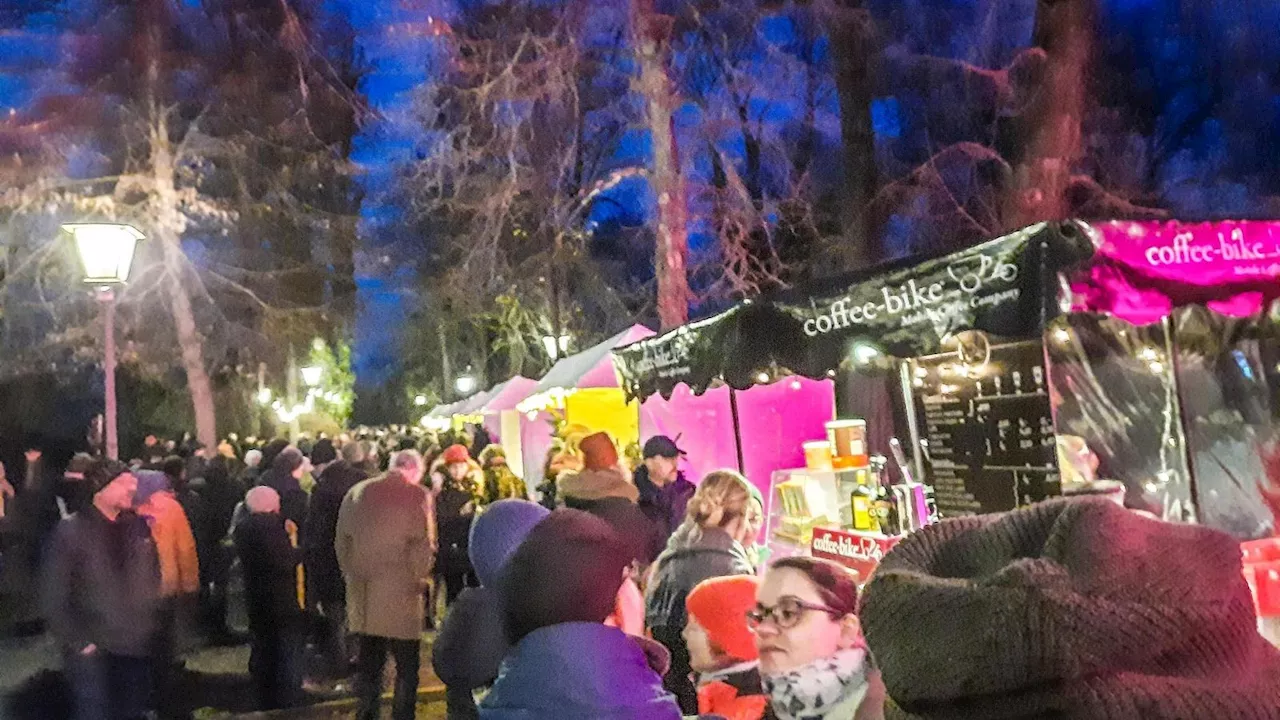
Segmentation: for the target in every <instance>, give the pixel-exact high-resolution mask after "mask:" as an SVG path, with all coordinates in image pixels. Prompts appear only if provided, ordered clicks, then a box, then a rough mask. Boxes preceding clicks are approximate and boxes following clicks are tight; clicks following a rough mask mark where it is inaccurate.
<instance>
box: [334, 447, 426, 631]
mask: <svg viewBox="0 0 1280 720" xmlns="http://www.w3.org/2000/svg"><path fill="white" fill-rule="evenodd" d="M431 515H432V508H431V495H430V493H428V492H427V490H426V489H425V488H423V487H421V486H419V485H411V484H409V483H407V482H405V481H404V479H403V478H402V477H401V476H400V474H399V473H396V472H394V471H393V472H389V473H387V474H386V475H383V476H381V477H378V478H374V479H372V480H365V481H364V482H361V483H360V484H358V485H356V486H355V487H353V488H351V491H350V492H348V493H347V496H346V497H345V498H343V501H342V507H341V509H340V510H339V511H338V527H337V533H336V535H335V538H334V549H335V550H336V551H337V555H338V566H339V567H340V568H342V574H343V577H344V578H345V580H346V585H347V623H348V625H349V626H350V631H351V632H353V633H359V634H364V635H376V636H378V637H388V638H395V639H400V640H417V639H418V637H419V636H420V635H421V633H422V622H423V602H422V591H423V589H424V588H425V587H426V583H427V579H428V578H430V577H431V562H432V554H433V553H432V547H431V539H430V533H429V522H430V518H431Z"/></svg>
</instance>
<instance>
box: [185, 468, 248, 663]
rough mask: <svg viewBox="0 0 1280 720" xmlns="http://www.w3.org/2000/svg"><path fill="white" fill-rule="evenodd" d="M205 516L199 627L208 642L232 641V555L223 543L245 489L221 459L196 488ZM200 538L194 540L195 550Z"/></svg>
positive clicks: (207, 469)
mask: <svg viewBox="0 0 1280 720" xmlns="http://www.w3.org/2000/svg"><path fill="white" fill-rule="evenodd" d="M196 490H197V492H199V493H200V498H201V508H202V510H203V512H204V514H205V516H204V519H203V520H202V521H201V522H200V528H201V530H200V531H201V532H202V533H203V534H204V541H203V542H204V545H205V547H207V548H208V556H209V560H208V562H207V563H205V562H202V563H200V593H201V598H200V604H201V613H200V615H201V624H202V625H203V626H204V629H205V633H206V635H207V636H208V638H209V639H210V640H212V641H213V642H218V643H226V642H230V641H231V640H232V635H233V634H232V632H231V630H230V628H228V627H227V597H228V592H227V591H228V586H229V585H230V581H231V565H232V559H233V558H232V552H231V551H230V549H229V548H228V547H226V546H225V545H224V544H223V542H222V541H223V539H224V538H226V537H227V535H228V532H229V531H230V529H231V518H232V517H233V516H234V515H235V509H236V505H237V504H238V503H239V502H240V500H241V499H242V498H243V497H244V495H245V487H244V486H243V485H241V484H240V482H239V480H236V479H235V478H233V477H232V476H231V466H230V463H229V461H228V460H227V459H226V458H225V457H221V456H219V457H215V458H213V459H212V460H210V461H209V462H208V463H207V464H206V465H205V469H204V477H203V478H202V479H201V482H199V483H198V486H197V487H196ZM200 544H201V541H200V538H197V539H196V546H197V548H198V547H199V546H200Z"/></svg>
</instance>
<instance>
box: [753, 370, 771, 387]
mask: <svg viewBox="0 0 1280 720" xmlns="http://www.w3.org/2000/svg"><path fill="white" fill-rule="evenodd" d="M756 382H758V383H760V384H761V385H764V384H765V383H767V382H769V373H767V372H762V373H760V374H759V375H756Z"/></svg>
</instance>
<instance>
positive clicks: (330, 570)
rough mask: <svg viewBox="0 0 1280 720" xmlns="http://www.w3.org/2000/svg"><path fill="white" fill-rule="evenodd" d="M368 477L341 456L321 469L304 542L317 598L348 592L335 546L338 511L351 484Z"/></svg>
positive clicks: (311, 582) (312, 497)
mask: <svg viewBox="0 0 1280 720" xmlns="http://www.w3.org/2000/svg"><path fill="white" fill-rule="evenodd" d="M368 477H369V475H368V473H366V472H365V471H364V470H363V469H361V468H358V467H356V466H354V465H352V464H351V463H349V462H347V461H346V460H339V461H337V462H335V463H333V464H332V465H330V466H329V467H327V468H325V469H324V472H322V473H320V477H319V478H318V479H317V480H316V486H315V488H314V489H313V490H312V491H311V510H310V512H309V513H308V516H307V527H306V535H305V536H304V538H303V542H302V545H303V547H304V548H305V549H306V562H307V584H308V586H309V587H311V588H314V592H315V594H316V596H317V599H320V600H324V599H332V598H340V597H342V595H343V593H344V592H346V590H345V588H344V587H343V582H342V570H340V569H339V568H338V555H337V553H336V552H335V551H334V549H333V542H334V535H335V533H336V532H337V528H338V511H339V510H340V509H341V508H342V499H343V498H345V497H346V496H347V493H348V492H350V490H351V488H353V487H355V486H356V485H357V484H358V483H359V482H360V481H362V480H366V479H368Z"/></svg>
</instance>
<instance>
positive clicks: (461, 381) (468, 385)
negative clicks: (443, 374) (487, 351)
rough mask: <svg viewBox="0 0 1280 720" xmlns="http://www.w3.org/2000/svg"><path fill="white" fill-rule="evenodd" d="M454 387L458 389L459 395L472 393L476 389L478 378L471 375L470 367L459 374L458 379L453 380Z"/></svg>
mask: <svg viewBox="0 0 1280 720" xmlns="http://www.w3.org/2000/svg"><path fill="white" fill-rule="evenodd" d="M453 387H454V389H455V390H457V391H458V394H459V395H470V394H471V393H472V392H474V391H475V389H476V379H475V378H474V377H473V376H472V375H471V370H470V368H468V369H467V372H465V373H463V374H461V375H459V376H458V379H457V380H454V381H453Z"/></svg>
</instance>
